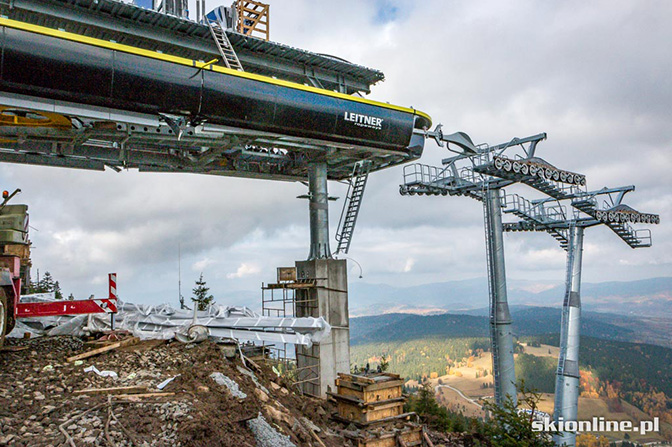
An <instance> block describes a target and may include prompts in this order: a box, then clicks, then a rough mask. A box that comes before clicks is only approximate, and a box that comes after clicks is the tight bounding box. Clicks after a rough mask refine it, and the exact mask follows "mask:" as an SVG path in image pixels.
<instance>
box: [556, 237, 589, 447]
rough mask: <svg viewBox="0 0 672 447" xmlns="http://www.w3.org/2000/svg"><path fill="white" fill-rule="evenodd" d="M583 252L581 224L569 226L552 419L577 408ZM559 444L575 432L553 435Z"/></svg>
mask: <svg viewBox="0 0 672 447" xmlns="http://www.w3.org/2000/svg"><path fill="white" fill-rule="evenodd" d="M582 256H583V227H582V226H579V225H574V226H572V228H571V229H570V235H569V249H568V250H567V279H566V290H565V300H564V303H563V305H562V326H561V329H560V356H559V358H558V371H557V374H556V379H555V411H554V415H553V417H554V419H555V421H556V422H557V421H559V420H560V419H562V420H563V421H565V422H567V421H576V420H577V416H578V409H579V335H580V329H581V297H580V290H581V258H582ZM553 440H554V441H555V443H556V444H557V445H559V446H568V447H573V446H575V445H576V433H573V432H560V433H559V434H557V435H555V436H554V437H553Z"/></svg>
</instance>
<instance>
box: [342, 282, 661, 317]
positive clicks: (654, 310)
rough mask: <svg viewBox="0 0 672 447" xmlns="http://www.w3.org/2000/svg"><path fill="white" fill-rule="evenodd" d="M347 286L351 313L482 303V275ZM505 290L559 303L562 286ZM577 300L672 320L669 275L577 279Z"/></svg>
mask: <svg viewBox="0 0 672 447" xmlns="http://www.w3.org/2000/svg"><path fill="white" fill-rule="evenodd" d="M349 286H350V290H349V304H350V314H351V316H367V315H380V314H386V313H415V314H423V315H428V314H439V313H445V312H454V311H461V312H462V313H464V312H465V311H473V310H476V309H479V308H482V307H486V306H487V305H488V282H487V279H486V278H476V279H468V280H461V281H449V282H442V283H432V284H423V285H418V286H413V287H394V286H390V285H387V284H368V283H362V282H359V281H352V282H351V283H350V285H349ZM507 291H508V297H509V303H510V304H511V305H527V306H542V307H561V306H562V301H563V297H564V294H565V286H564V284H558V283H551V282H538V281H520V280H509V281H507ZM581 300H582V304H583V309H585V310H590V311H595V312H608V313H612V314H619V315H630V316H639V317H653V318H670V319H672V310H671V309H672V277H662V278H651V279H643V280H638V281H610V282H602V283H583V284H582V285H581Z"/></svg>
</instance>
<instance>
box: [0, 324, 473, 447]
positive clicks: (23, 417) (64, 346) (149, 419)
mask: <svg viewBox="0 0 672 447" xmlns="http://www.w3.org/2000/svg"><path fill="white" fill-rule="evenodd" d="M8 344H9V346H21V347H25V349H22V350H10V351H6V352H3V353H2V354H0V383H2V384H3V387H0V401H2V402H5V404H3V405H2V406H0V446H12V447H28V446H30V447H34V446H35V447H47V446H69V447H72V445H75V446H77V447H82V446H92V447H103V446H110V445H115V446H118V447H122V446H128V447H130V446H155V447H169V446H170V447H173V446H180V447H209V446H224V447H227V446H231V447H256V446H297V447H343V446H346V447H354V446H360V445H361V446H367V447H370V446H372V445H373V446H380V445H384V446H387V445H393V444H389V442H392V441H394V440H395V436H397V438H398V439H399V440H400V441H399V442H398V443H397V444H394V445H395V446H401V445H402V444H401V442H405V443H406V445H408V446H418V445H420V444H417V443H414V442H417V439H419V438H418V437H417V436H415V435H416V434H418V433H419V434H420V435H422V432H421V431H418V427H420V426H419V425H417V424H414V423H412V422H409V421H408V420H406V419H405V418H403V417H402V418H401V419H400V418H397V419H395V420H394V421H393V422H385V421H384V420H382V419H381V420H379V421H374V422H373V423H372V424H370V425H368V426H362V425H361V424H360V425H355V424H352V425H351V426H348V424H343V423H340V422H338V421H335V420H332V419H331V418H330V415H332V414H336V415H338V408H337V405H336V404H335V403H333V402H329V401H325V400H320V399H315V398H312V397H309V396H300V395H298V394H296V393H295V392H294V389H295V387H294V386H292V384H291V382H290V381H288V378H287V377H285V376H284V375H281V376H280V377H279V376H278V375H277V374H275V373H274V372H273V371H272V365H273V364H272V363H270V362H267V361H266V360H263V359H257V360H255V361H254V363H255V365H256V368H258V370H256V369H255V371H254V372H252V371H250V370H248V369H247V368H245V367H244V366H243V364H242V360H241V358H240V356H238V355H236V356H235V357H232V358H227V357H226V356H225V355H224V353H223V351H222V349H221V347H220V345H218V344H216V343H213V342H211V341H205V342H202V343H200V344H195V345H184V344H181V343H176V342H163V343H157V342H156V341H154V340H146V341H140V342H138V343H137V344H135V345H132V346H127V347H123V348H117V349H113V350H110V351H106V352H103V353H100V354H98V355H97V356H96V357H95V362H96V366H97V368H96V369H98V368H99V369H100V370H103V371H106V370H109V371H116V372H117V375H118V377H117V378H116V379H114V378H111V377H101V376H98V375H96V374H87V373H84V372H83V370H84V368H83V367H82V366H75V364H74V362H67V359H68V358H69V357H72V356H75V355H77V354H79V353H81V352H82V351H83V350H84V349H86V347H85V345H84V342H83V341H82V340H80V339H78V338H75V337H71V336H61V337H39V338H35V339H33V338H31V339H26V340H24V339H10V340H8ZM188 346H191V347H190V348H188ZM248 352H250V351H248ZM92 358H94V357H91V358H89V359H83V360H80V362H84V363H85V365H86V364H87V363H88V362H90V361H91V359H92ZM247 364H248V365H250V363H249V359H248V361H247ZM45 366H51V368H47V369H45ZM88 366H93V365H91V364H88ZM213 376H214V377H213ZM224 377H226V378H228V379H229V380H230V381H231V382H230V385H231V388H229V387H228V386H227V385H226V384H224V385H221V384H220V383H219V382H221V381H222V380H224V379H223V378H224ZM388 377H391V376H388ZM216 378H217V379H216ZM169 379H172V380H170V382H168V383H167V384H165V386H164V388H163V390H161V391H158V390H157V386H158V385H159V384H162V383H164V382H166V381H167V380H169ZM218 379H219V380H218ZM346 379H348V378H347V377H345V376H344V377H342V380H343V383H345V382H346V381H352V382H353V383H356V384H358V385H361V386H362V387H363V389H367V387H370V386H371V385H374V384H371V383H369V379H372V380H374V381H376V384H379V382H380V383H385V384H386V385H391V384H393V383H396V382H397V381H398V380H400V379H397V378H393V377H391V378H390V380H386V381H382V382H381V379H376V378H375V376H374V377H371V376H370V377H368V378H367V379H366V381H365V382H362V381H361V380H360V379H356V380H355V379H352V378H350V379H348V380H346ZM224 382H225V380H224ZM233 384H235V386H237V391H238V393H243V394H244V395H245V398H241V397H239V395H238V396H236V394H235V393H234V392H233V391H232V389H235V387H234V386H233ZM151 390H156V391H157V392H151ZM369 390H370V388H369ZM381 390H384V391H381ZM392 390H393V388H392V387H387V388H386V387H382V388H380V389H379V390H374V391H375V392H377V393H378V394H380V393H384V392H392ZM380 395H381V399H382V398H383V397H386V395H384V394H380ZM402 415H403V413H402ZM411 435H413V436H415V437H414V438H413V439H411ZM432 438H433V439H436V437H435V436H434V435H432ZM414 439H415V440H416V441H414ZM374 441H378V442H381V443H380V444H375V443H373V442H374ZM383 441H384V442H385V443H382V442H383ZM386 443H388V444H386ZM442 445H445V446H451V447H452V446H459V445H461V443H452V442H442ZM437 447H438V445H437Z"/></svg>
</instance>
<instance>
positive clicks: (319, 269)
mask: <svg viewBox="0 0 672 447" xmlns="http://www.w3.org/2000/svg"><path fill="white" fill-rule="evenodd" d="M296 272H297V279H298V280H299V281H300V280H315V287H312V288H305V289H297V291H296V293H297V295H296V297H297V298H296V316H297V317H324V319H325V320H327V322H328V323H329V324H330V325H331V333H330V334H329V335H328V336H327V337H326V338H324V339H323V340H322V341H321V342H320V343H316V344H314V345H313V346H312V347H311V348H306V347H303V346H297V347H296V363H297V368H298V370H297V378H298V381H299V386H300V387H301V390H302V391H303V392H304V393H306V394H309V395H312V396H316V397H322V398H326V396H327V394H326V393H327V391H329V390H334V381H335V380H336V378H337V377H338V373H349V372H350V318H349V314H348V276H347V272H348V270H347V263H346V261H345V260H344V259H313V260H308V261H297V262H296Z"/></svg>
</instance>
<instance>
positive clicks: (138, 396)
mask: <svg viewBox="0 0 672 447" xmlns="http://www.w3.org/2000/svg"><path fill="white" fill-rule="evenodd" d="M174 395H175V393H141V394H120V395H118V396H117V398H118V399H131V400H134V399H141V398H145V397H168V396H174Z"/></svg>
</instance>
